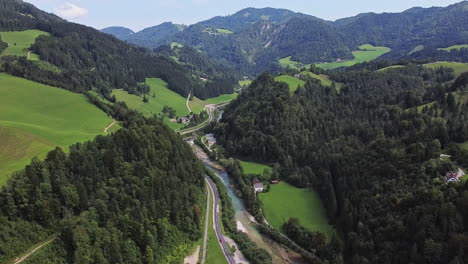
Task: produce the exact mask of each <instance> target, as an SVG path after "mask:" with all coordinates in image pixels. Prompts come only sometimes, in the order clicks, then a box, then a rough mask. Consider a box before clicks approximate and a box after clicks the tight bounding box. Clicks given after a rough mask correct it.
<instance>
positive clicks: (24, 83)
mask: <svg viewBox="0 0 468 264" xmlns="http://www.w3.org/2000/svg"><path fill="white" fill-rule="evenodd" d="M0 94H1V95H2V96H0V146H1V147H0V185H2V184H4V183H5V182H6V180H7V178H8V176H9V175H10V174H11V173H12V172H14V171H17V170H20V169H22V168H23V167H24V166H25V165H26V164H28V163H29V162H30V160H31V158H33V157H35V156H38V157H44V155H45V154H46V153H47V152H48V151H50V150H52V149H53V148H54V147H55V146H60V147H62V148H63V149H64V150H67V149H68V146H70V145H72V144H74V143H76V142H83V141H86V140H89V139H92V138H94V137H95V136H96V135H98V134H103V133H104V128H105V127H106V126H108V125H109V124H110V123H112V119H111V118H110V117H108V116H107V115H106V114H105V113H104V112H102V111H101V110H99V109H98V108H97V107H96V106H94V105H92V104H90V103H89V102H88V101H87V99H86V97H85V96H83V95H81V94H75V93H72V92H69V91H66V90H64V89H59V88H55V87H51V86H47V85H42V84H39V83H35V82H32V81H28V80H25V79H21V78H17V77H13V76H10V75H7V74H0ZM115 126H116V127H118V125H115Z"/></svg>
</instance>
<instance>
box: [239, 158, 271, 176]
mask: <svg viewBox="0 0 468 264" xmlns="http://www.w3.org/2000/svg"><path fill="white" fill-rule="evenodd" d="M239 163H240V165H241V167H242V170H243V171H244V174H260V175H261V174H263V172H264V171H265V170H269V171H273V168H272V167H270V166H268V165H264V164H260V163H256V162H251V161H242V160H239Z"/></svg>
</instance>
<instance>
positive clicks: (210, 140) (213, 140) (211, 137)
mask: <svg viewBox="0 0 468 264" xmlns="http://www.w3.org/2000/svg"><path fill="white" fill-rule="evenodd" d="M205 137H206V140H207V141H208V148H211V146H213V145H214V144H216V138H215V136H214V134H212V133H210V134H206V135H205Z"/></svg>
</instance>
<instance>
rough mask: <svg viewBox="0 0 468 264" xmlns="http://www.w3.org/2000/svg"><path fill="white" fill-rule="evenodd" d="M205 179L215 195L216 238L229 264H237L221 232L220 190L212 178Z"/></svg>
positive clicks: (214, 218) (206, 177)
mask: <svg viewBox="0 0 468 264" xmlns="http://www.w3.org/2000/svg"><path fill="white" fill-rule="evenodd" d="M205 179H206V181H207V182H208V186H209V187H210V190H211V193H212V194H213V200H214V202H213V220H214V221H213V222H214V228H215V233H216V237H217V238H218V243H219V244H220V246H221V249H222V250H223V254H224V256H225V257H226V260H227V262H228V263H229V264H236V261H235V260H234V258H233V257H232V255H231V252H230V251H229V246H228V244H227V242H226V240H224V236H223V231H222V230H221V215H220V212H219V208H220V207H221V205H220V201H219V194H218V189H217V188H216V184H215V183H214V182H213V180H211V178H210V177H208V176H205Z"/></svg>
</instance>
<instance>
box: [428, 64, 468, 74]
mask: <svg viewBox="0 0 468 264" xmlns="http://www.w3.org/2000/svg"><path fill="white" fill-rule="evenodd" d="M424 67H426V68H431V69H437V68H440V67H447V68H452V69H453V70H454V74H455V75H456V76H459V75H460V74H462V73H463V72H468V63H461V62H449V61H438V62H433V63H428V64H424Z"/></svg>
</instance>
